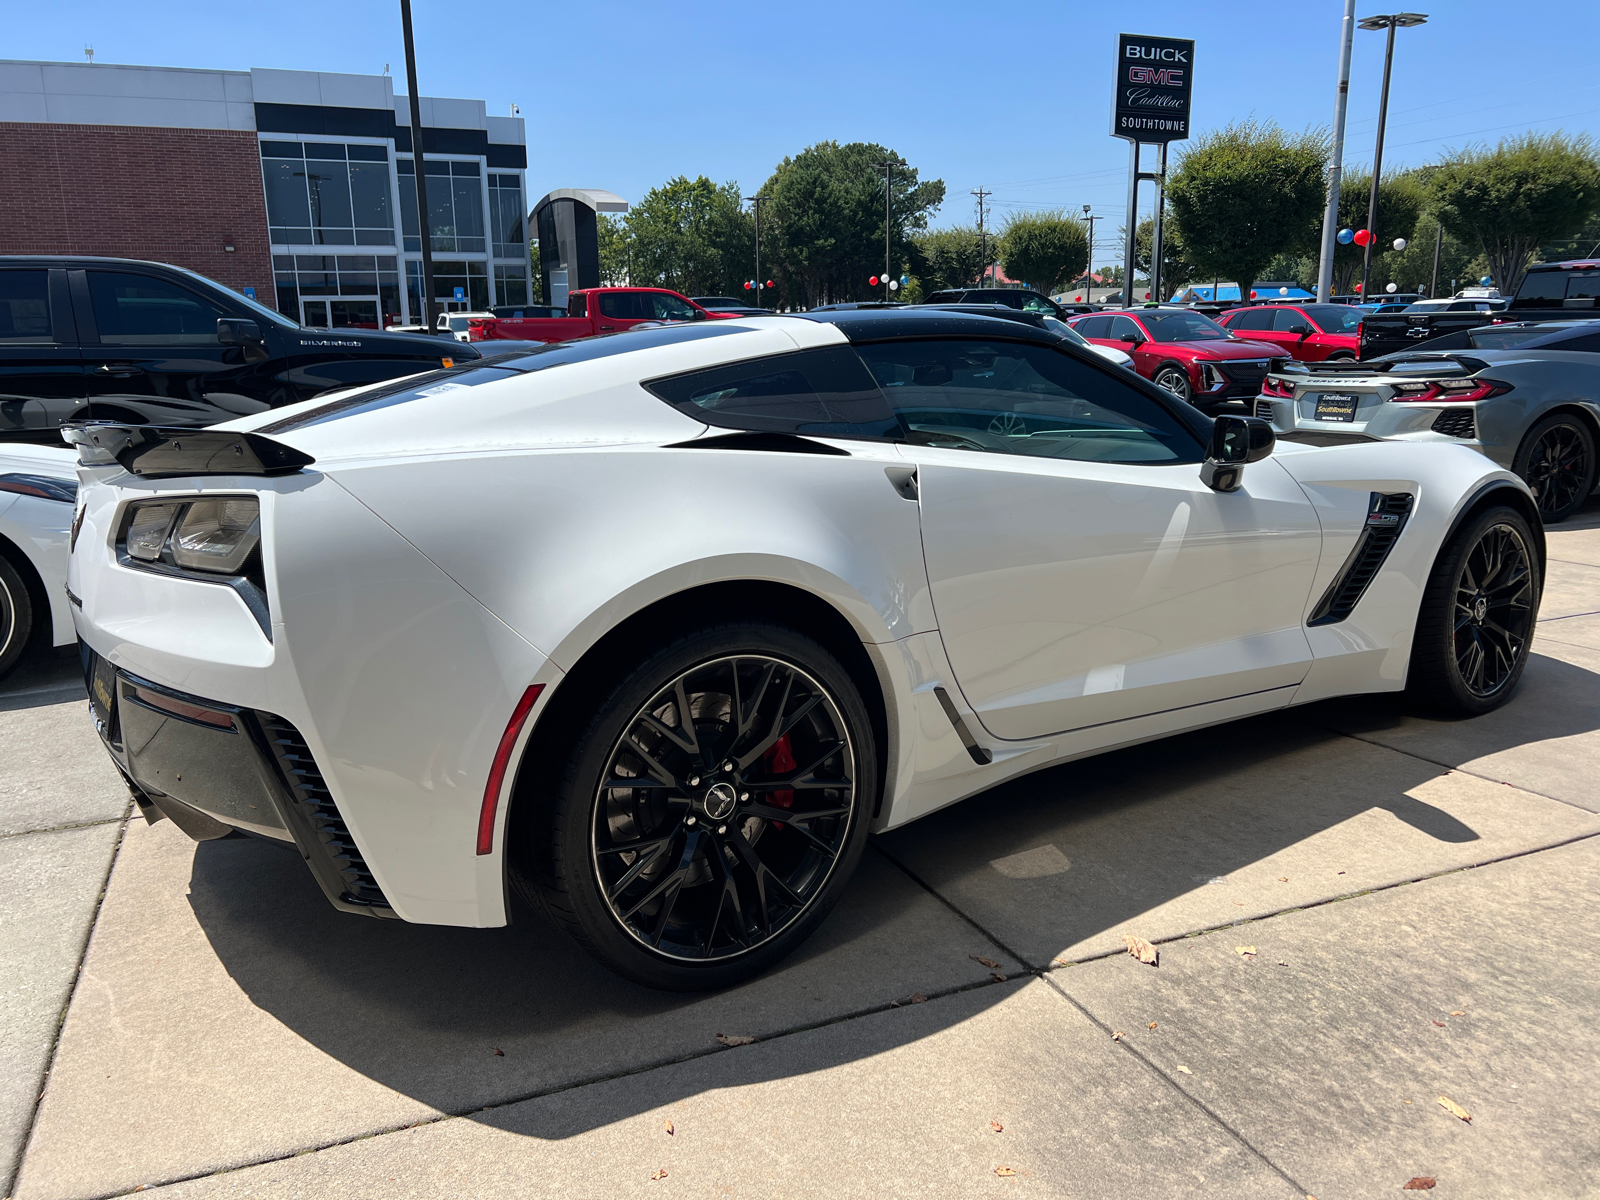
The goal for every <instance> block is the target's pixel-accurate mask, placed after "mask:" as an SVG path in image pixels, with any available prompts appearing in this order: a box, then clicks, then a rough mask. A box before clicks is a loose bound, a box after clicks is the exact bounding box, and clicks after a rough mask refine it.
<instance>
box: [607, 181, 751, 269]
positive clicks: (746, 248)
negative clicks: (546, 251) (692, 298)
mask: <svg viewBox="0 0 1600 1200" xmlns="http://www.w3.org/2000/svg"><path fill="white" fill-rule="evenodd" d="M625 224H626V238H625V241H624V242H622V243H621V245H620V246H619V245H618V244H616V243H613V249H612V253H613V254H615V253H616V252H617V250H618V249H624V248H625V249H627V250H630V251H631V253H632V265H631V268H630V267H628V266H627V265H626V264H624V266H623V271H622V273H623V274H624V275H626V276H628V277H629V278H631V279H632V281H633V282H634V283H636V284H639V285H641V286H650V287H654V286H656V285H658V284H659V285H660V286H662V287H669V288H672V289H673V290H674V291H678V292H683V293H684V294H685V295H704V294H706V293H707V292H723V291H727V290H728V289H729V288H730V287H737V286H738V284H739V282H740V281H742V280H744V279H747V278H749V273H750V272H751V271H752V270H753V269H754V259H755V251H754V245H755V239H754V234H753V232H752V231H751V229H750V218H749V216H748V215H747V214H746V213H745V212H743V211H742V207H741V203H740V199H739V186H738V185H737V184H735V183H725V184H723V185H722V186H721V187H718V186H717V185H716V184H714V183H712V182H711V181H710V180H709V179H707V178H706V177H705V176H704V175H701V176H700V177H699V178H697V179H694V180H691V179H689V178H688V177H687V176H685V175H679V176H678V177H677V178H676V179H669V180H668V181H667V182H666V183H664V184H662V185H661V186H660V187H655V188H651V189H650V190H649V191H648V192H646V193H645V195H644V199H642V200H640V201H639V203H638V204H636V205H634V206H633V208H632V210H631V211H630V212H629V213H628V216H627V218H626V222H625ZM603 236H604V235H602V237H603ZM601 252H602V256H603V255H604V254H605V243H604V241H602V251H601ZM614 269H615V268H614V267H613V270H614ZM605 270H606V268H605V264H604V259H603V258H602V274H604V273H605Z"/></svg>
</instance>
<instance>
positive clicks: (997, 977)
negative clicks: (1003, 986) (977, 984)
mask: <svg viewBox="0 0 1600 1200" xmlns="http://www.w3.org/2000/svg"><path fill="white" fill-rule="evenodd" d="M989 978H990V979H992V980H994V981H995V982H996V983H1004V982H1005V981H1006V977H1005V976H1004V975H1002V974H1000V972H999V971H996V972H995V973H994V974H993V975H991V976H989Z"/></svg>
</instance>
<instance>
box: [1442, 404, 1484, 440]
mask: <svg viewBox="0 0 1600 1200" xmlns="http://www.w3.org/2000/svg"><path fill="white" fill-rule="evenodd" d="M1432 428H1433V431H1434V432H1435V433H1442V434H1445V435H1446V436H1448V437H1458V438H1470V437H1477V436H1478V427H1477V425H1476V424H1475V423H1474V422H1473V419H1472V410H1471V409H1470V408H1447V409H1445V410H1444V411H1443V412H1441V413H1440V414H1439V415H1438V416H1437V417H1435V418H1434V419H1433V427H1432Z"/></svg>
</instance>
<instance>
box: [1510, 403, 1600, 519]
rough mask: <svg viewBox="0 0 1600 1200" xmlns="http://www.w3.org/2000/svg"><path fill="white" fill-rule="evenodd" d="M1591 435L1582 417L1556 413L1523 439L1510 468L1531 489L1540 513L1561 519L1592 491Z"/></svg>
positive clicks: (1592, 447)
mask: <svg viewBox="0 0 1600 1200" xmlns="http://www.w3.org/2000/svg"><path fill="white" fill-rule="evenodd" d="M1595 466H1596V463H1595V447H1594V434H1593V432H1591V431H1590V429H1589V426H1588V425H1587V424H1586V423H1585V422H1584V420H1583V418H1582V417H1577V416H1573V415H1571V414H1570V413H1556V414H1554V415H1553V416H1549V417H1546V418H1545V419H1544V420H1542V421H1540V422H1539V423H1538V424H1537V425H1535V426H1534V427H1533V428H1532V429H1530V430H1528V436H1527V437H1525V438H1523V439H1522V445H1521V447H1519V448H1518V450H1517V457H1516V459H1515V460H1514V461H1513V463H1512V465H1511V469H1512V470H1513V471H1515V472H1516V473H1517V474H1518V475H1520V476H1521V477H1522V479H1523V481H1524V482H1525V483H1526V484H1527V485H1528V486H1529V487H1530V488H1532V489H1533V494H1534V497H1535V499H1537V500H1538V502H1539V516H1540V517H1542V518H1543V519H1544V520H1545V522H1546V523H1549V524H1553V523H1555V522H1556V521H1564V520H1566V519H1567V518H1568V517H1570V516H1571V515H1572V514H1573V513H1575V512H1577V511H1578V509H1580V508H1581V507H1583V503H1584V501H1586V500H1587V499H1588V498H1589V493H1590V492H1592V491H1594V477H1595Z"/></svg>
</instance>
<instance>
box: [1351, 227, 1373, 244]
mask: <svg viewBox="0 0 1600 1200" xmlns="http://www.w3.org/2000/svg"><path fill="white" fill-rule="evenodd" d="M1371 240H1372V234H1370V233H1369V232H1367V231H1366V230H1365V229H1358V230H1356V233H1355V238H1354V241H1355V244H1356V245H1358V246H1365V245H1366V244H1367V243H1368V242H1370V241H1371Z"/></svg>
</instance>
